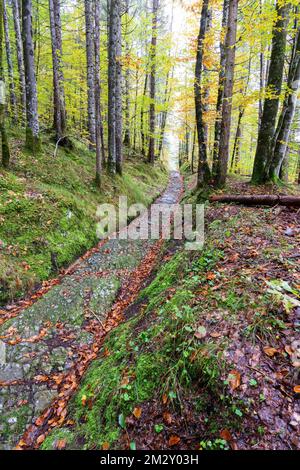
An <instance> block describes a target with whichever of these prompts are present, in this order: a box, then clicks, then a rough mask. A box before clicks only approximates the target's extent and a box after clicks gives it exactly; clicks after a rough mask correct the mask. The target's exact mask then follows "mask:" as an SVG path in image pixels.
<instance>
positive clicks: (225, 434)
mask: <svg viewBox="0 0 300 470" xmlns="http://www.w3.org/2000/svg"><path fill="white" fill-rule="evenodd" d="M220 438H221V439H224V441H227V442H231V441H232V435H231V433H230V431H228V429H223V430H222V431H221V432H220Z"/></svg>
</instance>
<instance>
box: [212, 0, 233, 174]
mask: <svg viewBox="0 0 300 470" xmlns="http://www.w3.org/2000/svg"><path fill="white" fill-rule="evenodd" d="M228 9H229V0H224V3H223V16H222V33H221V39H220V72H219V84H218V97H217V106H216V121H215V133H214V149H213V164H212V176H213V178H215V177H216V175H217V170H218V158H219V147H220V136H221V113H222V103H223V96H224V80H225V65H226V53H225V52H226V50H225V37H226V30H227V23H228Z"/></svg>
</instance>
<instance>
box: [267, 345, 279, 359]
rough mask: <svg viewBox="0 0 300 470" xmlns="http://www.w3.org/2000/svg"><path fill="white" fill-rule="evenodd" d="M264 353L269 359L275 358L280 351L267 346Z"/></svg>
mask: <svg viewBox="0 0 300 470" xmlns="http://www.w3.org/2000/svg"><path fill="white" fill-rule="evenodd" d="M264 353H265V354H266V355H267V356H269V357H273V356H275V354H277V353H278V351H277V349H275V348H271V347H270V346H265V347H264Z"/></svg>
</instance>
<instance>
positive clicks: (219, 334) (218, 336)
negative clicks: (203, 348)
mask: <svg viewBox="0 0 300 470" xmlns="http://www.w3.org/2000/svg"><path fill="white" fill-rule="evenodd" d="M209 336H211V337H212V338H220V337H221V336H222V333H218V332H217V331H213V332H212V333H210V335H209Z"/></svg>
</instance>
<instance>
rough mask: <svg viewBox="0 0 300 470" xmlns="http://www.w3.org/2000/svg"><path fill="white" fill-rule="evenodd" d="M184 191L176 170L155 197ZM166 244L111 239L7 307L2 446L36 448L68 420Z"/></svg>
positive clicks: (1, 350)
mask: <svg viewBox="0 0 300 470" xmlns="http://www.w3.org/2000/svg"><path fill="white" fill-rule="evenodd" d="M181 193H182V180H181V177H180V175H179V173H178V172H171V174H170V182H169V185H168V187H167V189H166V190H165V192H164V193H163V195H162V196H161V197H160V198H159V199H158V200H157V201H156V202H158V203H165V204H174V203H176V202H177V201H178V200H179V199H180V196H181ZM145 217H148V215H147V214H144V215H141V216H140V217H139V218H138V219H136V220H135V221H133V222H132V223H131V224H130V226H131V227H134V226H137V225H138V224H139V223H140V221H141V219H142V218H143V219H145ZM149 225H151V221H149ZM130 226H129V227H130ZM161 244H162V242H161V240H158V241H157V240H156V241H155V240H154V241H151V240H143V241H141V240H137V241H131V240H118V239H109V240H108V241H106V242H105V243H103V244H100V245H99V247H98V249H96V250H94V251H93V253H92V254H91V255H90V256H89V257H87V258H86V259H83V260H82V261H81V262H80V263H78V264H76V266H75V268H73V269H71V270H69V271H67V273H66V275H65V276H63V277H61V278H60V279H59V280H58V281H56V282H54V283H52V284H53V286H52V287H51V289H49V290H48V289H45V294H44V295H43V296H41V298H35V299H33V300H35V303H33V304H32V305H30V306H28V308H25V309H22V308H17V309H15V310H13V311H8V312H4V315H2V317H1V318H0V319H2V323H3V324H2V326H0V414H1V418H0V449H11V448H13V447H15V446H16V445H17V444H18V447H19V448H35V447H37V446H38V445H39V444H41V442H43V440H44V438H45V434H46V433H47V432H48V430H49V429H50V428H51V427H54V426H56V425H60V424H62V422H63V421H64V420H65V417H66V406H67V403H68V400H69V399H70V397H71V396H72V394H73V393H74V391H75V390H76V388H77V387H78V384H79V382H80V379H81V377H82V375H83V374H84V372H85V370H86V369H87V367H88V365H89V364H90V362H91V361H92V360H93V359H95V358H96V357H97V353H98V351H99V348H100V346H101V342H102V340H103V338H104V337H105V335H106V334H107V333H108V332H109V331H110V330H111V329H112V328H114V327H115V326H116V325H117V324H118V323H120V321H122V312H123V311H124V308H126V307H127V306H128V305H130V303H131V302H132V301H133V300H134V299H135V298H136V297H137V295H138V293H139V290H140V289H141V288H142V287H143V285H144V283H145V281H146V280H147V278H148V277H149V275H150V273H151V271H152V269H153V267H154V265H155V262H156V259H157V256H158V255H159V251H160V247H161ZM10 317H12V318H10ZM22 436H23V437H22ZM20 439H21V440H20Z"/></svg>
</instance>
